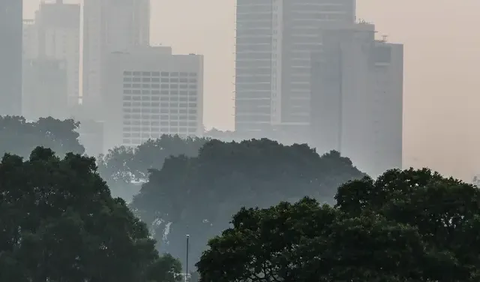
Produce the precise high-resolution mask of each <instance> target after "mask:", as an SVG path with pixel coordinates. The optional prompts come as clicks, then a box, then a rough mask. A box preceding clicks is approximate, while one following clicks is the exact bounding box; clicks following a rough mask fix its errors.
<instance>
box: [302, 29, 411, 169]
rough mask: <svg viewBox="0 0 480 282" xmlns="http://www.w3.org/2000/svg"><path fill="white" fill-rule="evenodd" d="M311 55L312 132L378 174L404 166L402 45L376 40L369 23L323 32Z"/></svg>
mask: <svg viewBox="0 0 480 282" xmlns="http://www.w3.org/2000/svg"><path fill="white" fill-rule="evenodd" d="M321 37H322V41H323V46H322V52H319V53H316V54H314V55H313V59H312V62H313V63H312V99H311V107H312V109H311V113H312V115H311V118H312V120H311V133H312V139H313V145H315V146H316V148H317V151H318V152H319V153H323V152H326V151H329V150H338V151H340V152H341V153H342V154H343V155H345V156H347V157H349V158H351V159H352V161H353V162H354V164H355V165H357V166H358V167H359V168H360V169H361V170H362V171H365V172H366V173H368V174H369V175H371V176H373V177H376V176H378V175H380V174H381V173H383V172H384V171H385V170H387V169H391V168H401V167H402V125H403V121H402V120H403V45H401V44H391V43H387V42H385V41H378V40H375V26H374V25H371V24H367V23H360V24H355V25H343V26H342V25H334V26H332V27H331V28H324V29H323V31H322V32H321Z"/></svg>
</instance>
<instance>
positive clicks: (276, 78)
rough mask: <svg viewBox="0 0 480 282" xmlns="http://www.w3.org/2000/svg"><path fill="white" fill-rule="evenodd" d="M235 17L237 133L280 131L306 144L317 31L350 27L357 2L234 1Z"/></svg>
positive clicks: (298, 0) (318, 47)
mask: <svg viewBox="0 0 480 282" xmlns="http://www.w3.org/2000/svg"><path fill="white" fill-rule="evenodd" d="M236 14H237V18H236V25H237V31H236V32H237V33H236V79H235V128H236V131H239V132H240V133H245V134H248V132H252V133H255V134H258V132H266V133H268V132H270V131H283V132H284V133H285V134H287V135H288V134H290V135H292V136H293V135H295V136H296V137H298V138H296V140H298V141H300V142H301V141H302V140H303V142H306V141H308V140H309V138H308V135H309V124H310V93H311V89H310V88H311V86H310V75H311V73H310V69H311V53H312V52H318V51H319V49H320V47H321V44H322V42H321V38H320V37H319V34H318V30H319V29H320V28H321V27H322V26H324V25H325V24H330V23H332V22H342V23H353V22H354V21H355V0H327V1H311V0H288V1H287V0H280V1H271V0H256V1H254V0H238V1H237V10H236ZM265 136H267V137H268V134H265Z"/></svg>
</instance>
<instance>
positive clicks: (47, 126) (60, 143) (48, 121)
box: [0, 116, 85, 157]
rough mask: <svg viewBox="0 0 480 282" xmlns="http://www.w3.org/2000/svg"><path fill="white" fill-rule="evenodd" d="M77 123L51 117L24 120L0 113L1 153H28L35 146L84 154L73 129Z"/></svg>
mask: <svg viewBox="0 0 480 282" xmlns="http://www.w3.org/2000/svg"><path fill="white" fill-rule="evenodd" d="M79 125H80V123H78V122H76V121H74V120H71V119H68V120H58V119H54V118H52V117H48V118H40V119H39V120H37V121H27V120H26V119H25V118H23V117H19V116H0V156H3V155H4V154H5V153H11V154H16V155H19V156H22V157H28V156H29V155H30V152H31V151H32V150H33V149H35V148H36V147H37V146H42V147H45V148H50V149H52V150H53V151H55V152H56V154H58V155H59V156H64V155H65V154H67V153H69V152H73V153H76V154H83V153H84V152H85V148H84V147H83V146H82V145H81V144H80V143H79V141H78V137H79V134H78V132H76V129H77V128H78V127H79Z"/></svg>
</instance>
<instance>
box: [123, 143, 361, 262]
mask: <svg viewBox="0 0 480 282" xmlns="http://www.w3.org/2000/svg"><path fill="white" fill-rule="evenodd" d="M361 177H363V174H362V173H361V172H360V171H358V170H357V169H356V168H355V167H353V166H352V163H351V162H350V160H348V159H347V158H343V157H341V156H340V154H338V153H336V152H331V153H330V154H327V155H325V156H323V157H320V156H319V155H318V154H317V153H316V152H315V150H313V149H311V148H309V147H308V146H306V145H293V146H284V145H281V144H279V143H277V142H274V141H270V140H267V139H262V140H251V141H244V142H240V143H236V142H230V143H225V142H221V141H218V140H211V141H209V142H208V143H206V144H205V145H204V146H203V147H202V148H201V149H200V152H199V155H198V156H197V157H187V156H182V155H181V156H177V157H170V158H167V159H166V160H165V163H164V165H163V167H162V169H161V170H152V171H151V174H150V176H149V179H148V182H147V183H145V184H144V185H143V186H142V189H141V192H140V193H139V194H138V195H136V196H135V197H134V200H133V201H132V203H131V207H132V209H133V210H134V211H135V212H136V213H137V215H139V216H140V218H141V219H142V220H143V221H144V222H146V223H147V224H149V225H150V226H151V228H152V233H153V234H154V235H155V238H157V240H158V241H160V242H162V244H161V246H160V249H161V250H162V251H165V252H168V253H171V254H172V255H174V256H175V257H183V254H184V252H185V242H184V238H185V234H190V235H191V241H190V242H191V248H190V251H191V257H192V258H193V259H196V258H199V256H200V254H201V252H202V251H203V250H204V249H205V244H206V243H207V240H208V239H209V238H211V237H212V236H215V235H217V234H219V233H220V232H221V231H222V230H223V229H224V228H226V227H228V222H229V220H230V217H231V215H233V214H234V213H235V212H236V211H238V209H239V208H241V207H242V206H247V207H254V206H261V207H267V206H270V205H273V204H275V203H278V202H279V201H296V200H299V199H301V198H302V197H303V196H305V195H311V196H312V197H315V198H318V199H321V200H322V201H328V200H333V196H334V195H335V191H336V188H337V187H338V186H339V185H340V184H342V183H344V182H346V181H348V180H351V179H356V178H361Z"/></svg>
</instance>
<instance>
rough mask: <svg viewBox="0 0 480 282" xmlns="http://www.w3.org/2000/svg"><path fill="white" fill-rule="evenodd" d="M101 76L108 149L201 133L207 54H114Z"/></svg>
mask: <svg viewBox="0 0 480 282" xmlns="http://www.w3.org/2000/svg"><path fill="white" fill-rule="evenodd" d="M103 78H104V82H103V85H105V88H104V89H105V101H108V109H106V116H105V120H104V121H105V123H104V136H105V139H104V140H105V145H104V148H112V147H114V146H119V145H125V146H137V145H140V144H141V143H143V142H145V141H147V140H148V139H156V138H158V137H160V136H161V135H162V134H170V135H175V134H178V135H179V136H183V137H186V136H201V135H202V134H203V56H201V55H193V54H190V55H173V54H172V50H171V48H169V47H142V48H136V49H133V50H130V51H129V52H114V53H111V54H110V55H109V57H108V60H107V64H106V66H105V73H104V75H103Z"/></svg>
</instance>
